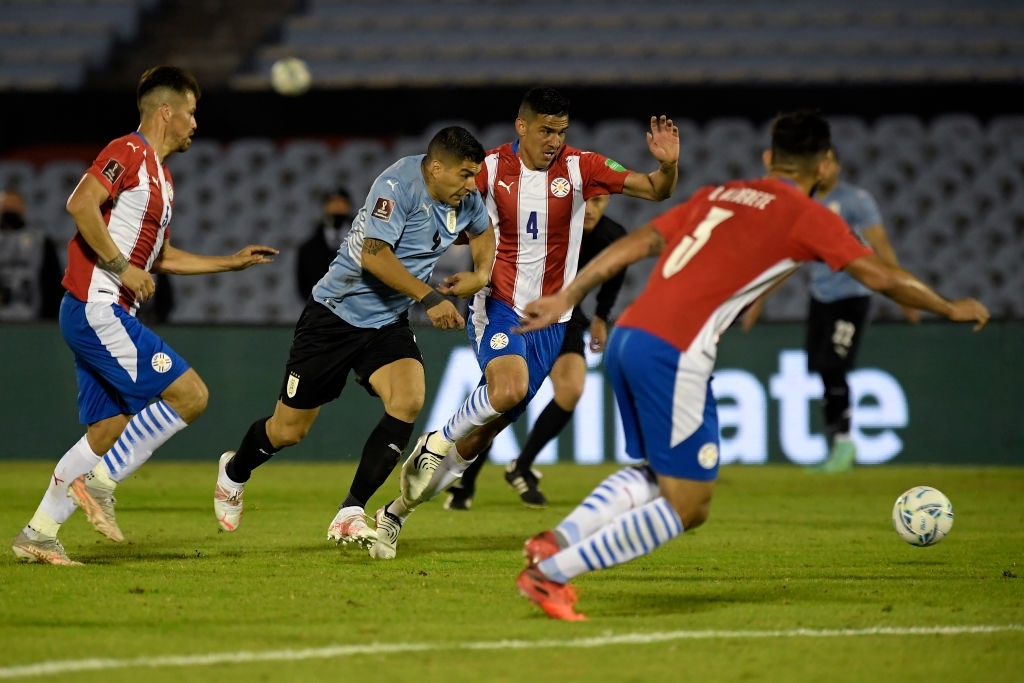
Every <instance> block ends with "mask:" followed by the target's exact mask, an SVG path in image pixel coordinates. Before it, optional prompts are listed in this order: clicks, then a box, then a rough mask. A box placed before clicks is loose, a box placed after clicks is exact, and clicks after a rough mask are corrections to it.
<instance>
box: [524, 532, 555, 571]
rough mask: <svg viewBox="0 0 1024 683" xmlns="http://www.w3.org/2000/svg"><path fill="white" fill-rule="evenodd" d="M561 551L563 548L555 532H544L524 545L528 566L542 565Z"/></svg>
mask: <svg viewBox="0 0 1024 683" xmlns="http://www.w3.org/2000/svg"><path fill="white" fill-rule="evenodd" d="M559 550H561V548H560V547H559V545H558V539H557V538H556V537H555V532H553V531H542V532H540V533H539V534H537V535H536V536H533V537H532V538H529V539H527V541H526V543H524V544H523V557H525V558H526V562H527V564H528V565H530V566H533V565H535V564H540V563H541V562H543V561H544V560H546V559H548V558H549V557H551V556H552V555H554V554H556V553H557V552H558V551H559Z"/></svg>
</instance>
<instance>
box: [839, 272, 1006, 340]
mask: <svg viewBox="0 0 1024 683" xmlns="http://www.w3.org/2000/svg"><path fill="white" fill-rule="evenodd" d="M843 270H844V271H846V272H847V273H849V274H850V275H852V276H853V277H855V278H856V279H858V280H860V281H861V282H862V283H863V284H864V286H866V287H868V288H869V289H872V290H874V291H876V292H878V293H879V294H884V295H885V296H887V297H889V298H890V299H892V300H893V301H895V302H896V303H898V304H900V305H901V306H909V307H911V308H916V309H919V310H922V311H930V312H932V313H936V314H938V315H941V316H943V317H944V318H948V319H949V320H952V321H954V322H974V323H975V325H974V329H975V331H977V330H980V329H981V328H983V327H985V323H987V322H988V319H989V312H988V309H987V308H985V305H984V304H982V303H981V302H980V301H978V300H977V299H973V298H969V297H968V298H965V299H956V300H954V301H950V300H949V299H946V298H944V297H942V296H940V295H939V294H938V292H936V291H935V290H933V289H932V288H931V287H929V286H928V285H926V284H925V283H924V282H922V281H921V280H919V279H918V278H917V277H915V276H914V275H913V274H912V273H909V272H907V271H906V270H903V269H902V268H898V267H895V266H890V265H887V264H886V263H885V262H883V261H882V259H880V258H879V257H878V256H877V255H875V254H868V255H867V256H861V257H860V258H857V259H854V260H853V261H851V262H850V263H848V264H847V265H846V266H845V267H844V268H843Z"/></svg>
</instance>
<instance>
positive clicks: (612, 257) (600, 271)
mask: <svg viewBox="0 0 1024 683" xmlns="http://www.w3.org/2000/svg"><path fill="white" fill-rule="evenodd" d="M664 248H665V239H664V238H663V237H662V236H661V233H660V232H658V231H657V230H655V229H654V226H652V225H650V224H648V225H645V226H644V227H642V228H640V229H639V230H636V231H635V232H631V233H629V234H628V235H626V236H625V237H622V238H620V239H618V240H616V241H615V242H613V243H612V244H611V245H610V246H608V247H607V248H606V249H604V250H603V251H602V252H601V253H600V254H598V255H597V256H595V257H594V258H593V260H591V261H590V263H588V264H587V266H586V267H585V268H584V269H583V270H581V271H580V272H579V273H578V274H577V275H576V278H575V279H574V280H573V281H572V282H570V283H569V284H568V285H567V286H566V287H565V288H564V289H563V290H562V291H560V292H558V293H557V294H552V295H550V296H544V297H541V298H539V299H537V300H536V301H532V302H530V303H529V304H527V305H526V308H525V309H524V310H525V313H526V317H525V319H524V320H523V324H522V326H521V327H520V328H519V331H520V332H531V331H533V330H540V329H543V328H545V327H548V326H550V325H552V324H553V323H555V322H557V321H558V319H559V318H560V317H561V316H562V314H563V313H565V312H566V311H568V310H569V309H570V308H572V307H573V306H575V305H576V304H578V303H579V302H580V301H582V300H583V297H585V296H586V295H587V292H589V291H590V290H592V289H593V288H594V287H597V286H598V285H600V284H601V283H602V282H605V281H606V280H608V279H610V278H611V277H613V276H614V275H615V274H616V273H618V272H620V271H621V270H622V269H624V268H626V267H627V266H629V265H630V264H633V263H636V262H637V261H639V260H640V259H644V258H647V257H648V256H657V255H658V254H660V253H661V252H662V250H663V249H664Z"/></svg>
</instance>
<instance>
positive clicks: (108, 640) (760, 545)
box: [0, 455, 1024, 683]
mask: <svg viewBox="0 0 1024 683" xmlns="http://www.w3.org/2000/svg"><path fill="white" fill-rule="evenodd" d="M52 467H53V464H52V463H43V462H32V463H11V462H8V463H5V465H4V476H3V477H2V478H0V519H2V521H3V524H2V528H3V529H6V533H7V537H8V538H9V539H13V538H14V536H15V535H16V534H17V533H18V531H19V529H20V528H21V527H22V526H23V525H24V524H25V522H27V521H28V519H29V517H30V516H31V515H32V512H33V510H34V509H35V507H36V505H37V503H38V501H39V497H40V496H41V495H42V492H43V487H44V486H45V485H46V482H47V478H48V477H49V476H50V473H51V472H52ZM542 469H543V471H544V474H545V476H544V479H543V481H542V489H543V490H544V491H545V493H546V494H547V495H548V497H549V499H550V500H551V505H550V507H549V508H548V509H546V510H528V509H526V508H525V507H523V506H522V505H521V504H520V503H519V501H518V498H517V497H515V495H514V494H513V492H512V491H511V490H510V489H509V488H508V487H507V486H506V484H505V483H504V480H503V478H502V477H501V472H500V469H499V468H498V467H496V466H492V467H487V468H485V469H484V471H483V473H482V474H481V477H480V490H479V491H478V494H477V497H476V499H475V501H474V506H473V509H472V510H471V511H469V512H448V511H445V510H443V509H442V506H441V502H442V501H441V500H437V501H433V502H432V503H429V504H427V505H425V506H423V507H422V508H421V509H420V510H419V511H417V512H416V513H415V514H414V515H413V516H412V517H411V518H410V520H409V522H408V523H407V525H406V528H405V530H404V531H403V534H402V537H401V539H400V542H399V547H398V558H397V559H395V560H393V561H390V562H384V561H374V560H371V559H370V558H369V557H368V556H367V555H366V553H365V552H364V551H360V550H358V549H355V548H346V547H336V546H335V545H334V544H333V543H330V542H328V541H327V540H326V530H327V525H328V523H329V522H330V521H331V518H332V517H333V515H334V512H335V510H336V507H337V504H338V503H339V502H340V500H341V498H342V497H343V495H344V493H345V491H346V489H347V487H348V484H349V483H350V481H351V477H352V474H353V471H354V466H352V465H324V464H315V465H314V464H302V463H289V462H288V459H287V457H286V455H282V456H279V458H277V459H275V460H274V461H273V462H271V463H268V464H267V465H266V466H264V467H263V468H261V469H260V470H259V471H257V472H256V473H255V475H254V477H253V479H252V481H251V482H250V484H249V486H248V488H247V491H246V504H247V507H246V513H245V516H244V517H243V520H242V525H241V527H240V529H239V530H238V531H237V532H235V533H231V534H227V533H222V532H219V531H218V528H217V523H216V520H215V519H214V515H213V510H212V493H213V485H214V480H215V476H216V461H215V459H213V458H211V460H210V462H209V463H205V464H195V463H188V464H181V463H163V462H160V459H159V457H157V458H156V459H155V460H154V461H153V462H151V463H149V464H148V465H146V466H145V467H143V468H142V469H141V470H140V471H139V472H138V473H137V474H136V475H135V476H134V477H132V478H131V479H129V480H128V481H127V482H125V483H124V484H122V485H121V487H120V488H119V490H118V492H117V496H118V501H119V502H118V519H119V522H120V524H121V528H122V529H123V530H124V532H125V535H126V536H127V539H128V540H127V541H126V542H125V543H122V544H115V543H112V542H109V541H107V540H106V539H104V538H102V537H101V536H99V535H98V534H97V533H96V532H94V531H93V530H92V529H91V527H89V525H88V524H87V522H86V521H85V519H84V516H83V515H81V513H77V514H76V515H75V516H74V517H72V519H71V520H69V522H68V523H67V524H66V525H65V526H64V528H63V529H62V532H61V540H62V541H63V543H64V545H65V547H66V548H67V550H68V553H69V554H70V555H71V556H72V557H73V558H75V559H78V560H80V561H82V562H84V563H85V564H86V566H83V567H50V566H40V565H27V564H20V563H18V562H17V560H16V559H15V558H14V555H13V554H12V553H11V552H10V551H9V550H7V551H6V552H5V554H4V556H3V558H0V680H53V681H57V680H59V681H62V682H69V681H106V682H109V681H146V683H157V682H160V681H181V680H203V681H205V680H211V681H217V682H218V683H228V682H231V681H321V680H322V681H339V680H344V681H360V682H364V681H418V682H422V681H443V682H446V683H448V682H451V683H456V682H459V681H466V682H469V681H472V682H474V683H477V682H480V681H638V682H639V681H644V682H650V681H667V680H678V681H715V682H718V681H779V682H783V681H786V682H789V681H825V680H827V681H829V682H830V683H834V682H843V681H851V682H854V681H872V682H873V681H881V680H935V681H944V682H951V681H952V682H956V681H972V682H974V681H1024V626H1022V625H1024V566H1021V563H1022V561H1024V509H1022V501H1024V496H1022V494H1024V468H995V467H992V468H959V467H900V466H885V467H876V468H870V467H862V468H858V469H855V470H854V471H852V472H849V473H846V474H841V475H817V474H811V473H809V472H806V471H803V470H801V469H799V468H797V467H792V466H783V465H772V466H766V467H745V466H727V467H723V468H722V471H721V475H720V478H719V483H718V487H717V490H716V495H715V500H714V502H713V504H712V509H711V517H710V519H709V520H708V522H707V523H706V524H705V525H704V526H703V527H702V528H699V529H696V530H694V531H693V532H687V533H685V534H684V535H683V536H682V537H680V538H678V539H676V540H675V541H673V542H672V543H669V544H668V545H667V546H665V547H663V548H662V549H660V550H659V551H657V552H655V553H654V554H652V555H650V556H648V557H645V558H641V559H639V560H636V561H634V562H632V563H630V564H627V565H624V566H621V567H617V568H614V569H611V570H608V571H603V572H596V573H593V574H590V575H587V576H583V577H580V578H579V579H578V580H577V581H576V582H575V584H576V585H577V588H578V591H579V593H580V601H579V603H578V606H577V607H578V609H579V611H581V612H583V613H584V614H586V615H587V616H588V617H589V620H588V621H586V622H582V623H564V622H557V621H553V620H550V619H548V618H547V617H546V616H544V615H543V613H541V611H540V610H539V609H537V608H536V607H535V606H534V605H532V604H531V603H529V602H528V601H526V600H524V599H523V598H521V597H519V595H518V594H517V592H516V589H515V585H514V580H515V577H516V575H517V573H518V572H519V570H520V568H521V567H522V557H521V548H522V542H523V540H524V539H525V538H526V537H528V536H530V535H532V534H533V533H536V532H537V531H539V530H541V529H543V528H547V527H550V526H553V525H554V524H556V523H557V522H558V521H559V520H560V519H561V518H562V517H563V516H564V515H565V514H566V513H567V512H569V511H570V510H571V509H572V507H573V506H574V505H575V504H576V503H577V502H579V501H580V500H581V499H582V498H583V497H584V496H585V495H586V494H587V493H588V492H589V491H590V490H591V489H592V488H593V486H594V485H595V484H596V483H598V482H599V481H600V480H601V479H602V478H603V477H604V476H606V475H607V474H608V473H610V472H611V471H613V469H614V467H612V466H599V467H583V466H576V465H558V466H549V467H544V468H542ZM917 484H928V485H931V486H934V487H936V488H938V489H940V490H942V491H943V492H945V493H946V494H947V495H948V496H949V498H950V500H951V501H952V503H953V506H954V508H955V514H956V521H955V524H954V526H953V529H952V531H951V533H950V534H949V536H948V537H947V538H946V539H945V540H943V541H942V542H941V543H939V544H937V545H935V546H932V547H929V548H915V547H912V546H910V545H907V544H906V543H904V542H903V541H901V540H900V539H899V538H898V537H897V535H896V533H895V532H894V531H893V529H892V525H891V522H890V513H891V509H892V504H893V502H894V501H895V499H896V497H897V496H898V495H899V494H900V493H901V492H902V491H904V490H905V489H907V488H910V487H911V486H914V485H917ZM395 491H397V473H395V474H394V475H393V476H392V478H391V479H390V480H389V482H388V483H387V484H386V485H385V487H384V489H382V491H381V492H379V493H378V494H377V496H375V497H374V499H373V500H372V501H371V503H370V509H369V510H368V512H370V514H372V512H373V509H375V508H376V506H378V505H380V504H383V503H385V502H387V500H389V498H390V494H392V493H393V492H395Z"/></svg>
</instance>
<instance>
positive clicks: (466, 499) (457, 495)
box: [444, 446, 491, 510]
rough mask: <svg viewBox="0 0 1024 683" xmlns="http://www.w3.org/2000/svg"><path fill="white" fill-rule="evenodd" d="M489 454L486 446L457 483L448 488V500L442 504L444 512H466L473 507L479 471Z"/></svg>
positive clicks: (489, 450) (489, 448)
mask: <svg viewBox="0 0 1024 683" xmlns="http://www.w3.org/2000/svg"><path fill="white" fill-rule="evenodd" d="M490 454H491V447H490V446H488V447H487V448H485V449H484V450H483V451H481V452H480V454H479V455H477V456H476V457H475V458H473V460H472V461H471V462H470V463H469V466H468V467H467V468H466V471H465V472H463V473H462V477H460V479H459V481H458V482H456V483H455V484H452V485H451V486H449V487H448V499H447V500H446V501H445V502H444V509H445V510H468V509H469V508H470V507H471V506H472V505H473V495H474V494H475V493H476V480H477V478H478V477H479V476H480V470H482V469H483V468H484V465H486V464H487V460H488V458H490Z"/></svg>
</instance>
